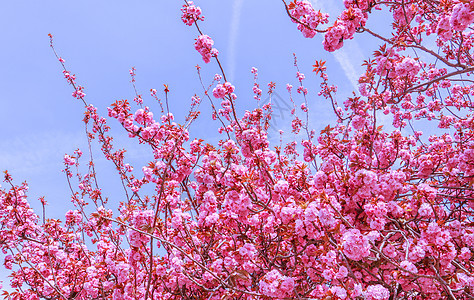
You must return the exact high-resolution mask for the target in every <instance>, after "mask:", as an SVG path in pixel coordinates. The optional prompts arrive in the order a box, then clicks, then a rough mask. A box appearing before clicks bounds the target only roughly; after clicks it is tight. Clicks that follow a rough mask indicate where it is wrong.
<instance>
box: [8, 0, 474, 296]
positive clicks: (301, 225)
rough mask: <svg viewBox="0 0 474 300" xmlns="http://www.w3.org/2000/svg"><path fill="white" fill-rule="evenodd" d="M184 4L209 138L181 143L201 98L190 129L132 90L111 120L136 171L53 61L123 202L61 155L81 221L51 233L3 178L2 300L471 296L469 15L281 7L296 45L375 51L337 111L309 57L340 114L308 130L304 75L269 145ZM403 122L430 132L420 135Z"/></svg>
mask: <svg viewBox="0 0 474 300" xmlns="http://www.w3.org/2000/svg"><path fill="white" fill-rule="evenodd" d="M184 2H185V3H184V5H183V7H182V20H183V22H184V23H185V24H186V25H189V26H194V27H195V28H196V30H197V32H198V36H197V38H196V40H195V44H194V47H195V49H196V50H197V51H198V52H199V53H200V54H201V55H202V59H203V61H204V62H205V63H215V64H217V65H218V66H219V68H220V71H221V74H217V75H216V76H215V77H214V80H213V82H212V84H211V85H210V86H209V87H207V88H206V87H205V85H203V88H204V95H205V97H206V98H207V99H206V101H207V100H208V101H209V102H210V105H211V107H212V110H213V114H212V117H213V119H215V120H216V123H215V124H217V126H218V127H220V128H219V132H220V134H221V140H220V141H219V142H218V143H217V144H214V145H212V144H209V143H206V142H205V141H204V140H203V139H192V140H191V139H190V137H189V136H190V134H189V130H190V128H191V127H190V125H192V123H193V121H194V120H195V119H196V118H198V115H199V110H198V107H199V105H200V103H201V99H200V98H199V97H197V96H195V97H193V99H192V103H191V106H190V110H189V113H188V116H187V118H186V122H185V123H184V124H177V123H176V122H174V117H173V114H172V113H171V112H170V111H169V110H168V108H167V100H168V93H169V90H168V87H167V86H165V88H164V91H163V93H164V97H165V101H161V100H160V99H159V96H158V94H159V92H158V91H156V90H152V91H151V95H152V96H153V97H154V98H156V99H157V100H159V101H160V103H161V104H162V111H161V114H160V116H159V117H156V114H153V113H152V111H151V110H150V109H149V107H147V106H145V103H144V100H143V98H142V96H141V95H138V94H137V96H136V98H135V99H134V101H128V100H121V101H116V102H115V103H113V104H112V105H111V106H110V107H109V108H108V117H109V118H112V119H116V120H117V121H118V122H119V123H120V124H121V125H122V126H123V128H124V130H125V131H126V132H127V133H128V135H129V137H130V138H132V139H137V140H138V141H139V142H140V143H141V144H144V145H146V146H148V147H149V149H150V151H151V152H152V154H153V157H154V159H153V160H152V161H150V162H149V163H148V164H146V165H145V166H140V167H139V168H138V171H134V168H133V167H132V166H131V165H129V164H128V163H126V160H125V156H124V153H125V150H121V149H119V150H117V149H115V148H114V146H113V139H112V137H111V136H110V132H109V129H110V128H109V127H108V125H107V121H106V118H104V117H102V116H100V115H99V114H98V113H97V109H96V107H94V106H93V105H91V104H89V103H88V102H87V101H86V95H85V94H84V88H83V87H82V86H80V85H79V84H78V83H77V82H76V77H75V75H73V74H72V72H70V71H69V70H68V69H67V68H66V65H65V61H64V60H63V59H62V58H60V57H59V56H58V59H59V61H60V64H61V65H62V67H63V68H64V76H65V78H66V80H67V82H68V83H69V84H70V85H71V86H72V87H73V89H74V92H73V97H74V98H77V99H78V100H79V101H82V102H83V104H84V106H85V115H84V123H85V126H86V130H87V137H88V140H89V143H92V142H94V141H97V142H98V143H99V144H100V146H101V150H102V152H103V155H104V156H105V157H106V158H107V159H108V160H110V161H111V163H112V164H113V165H114V166H115V167H116V169H117V173H118V176H120V178H121V180H122V183H123V189H124V194H125V195H126V197H124V199H123V200H122V201H121V202H120V204H119V207H110V205H109V204H108V203H107V199H106V198H105V196H104V195H102V192H101V189H100V187H99V186H98V184H97V181H96V170H95V168H94V163H93V161H92V160H90V159H87V158H85V156H83V153H82V152H81V151H80V150H76V151H75V152H74V153H71V154H69V155H65V156H64V166H65V169H64V171H65V173H66V175H67V178H68V183H69V186H70V187H71V201H72V202H73V203H74V205H75V207H76V209H75V210H71V211H68V212H67V213H66V216H65V220H64V221H61V220H57V219H46V220H45V219H44V218H43V219H42V218H40V217H39V216H38V215H36V214H35V213H34V212H33V211H32V209H31V208H30V205H29V203H28V201H27V189H28V187H27V185H26V183H25V184H22V185H16V184H15V183H14V182H13V179H12V176H11V175H10V174H9V173H8V172H5V177H4V181H5V185H6V186H5V187H4V189H2V190H0V247H1V248H2V250H3V252H4V253H5V254H6V255H7V256H6V258H5V261H4V266H5V267H6V269H8V270H11V286H12V288H13V289H14V291H13V292H7V291H4V292H3V296H4V297H5V298H6V299H40V298H42V299H99V298H100V299H272V298H276V299H368V300H372V299H373V300H375V299H473V298H474V275H473V272H474V268H473V267H474V265H473V256H472V251H473V250H474V216H473V212H474V187H473V184H474V116H473V114H472V112H473V108H474V104H473V101H472V99H471V96H474V81H473V80H472V79H470V75H471V74H472V73H473V71H474V59H473V57H472V53H473V43H474V31H473V29H474V28H473V25H472V24H473V22H474V3H472V2H470V1H468V0H443V1H434V0H406V1H394V0H387V1H380V0H344V6H345V10H344V11H343V12H342V13H341V14H340V15H339V16H337V17H335V18H332V17H331V16H329V15H328V14H326V13H325V12H320V11H315V10H314V8H313V7H312V5H311V4H310V2H308V1H306V0H295V1H292V2H289V1H285V0H283V1H282V9H284V10H285V11H286V13H287V14H288V17H289V20H290V21H292V22H294V23H295V24H296V26H297V29H298V30H299V31H301V32H302V34H303V35H304V37H307V38H312V37H314V36H316V35H324V41H323V48H324V49H325V50H327V51H336V50H337V49H339V48H341V47H343V46H344V41H346V40H348V39H353V38H354V37H356V36H357V34H358V33H365V34H367V35H369V36H372V37H373V38H374V39H375V40H377V41H378V42H379V43H380V48H379V49H377V50H376V51H375V52H374V53H373V55H372V56H371V57H370V58H369V59H367V60H366V61H364V62H363V66H364V68H365V69H366V71H365V73H364V74H361V76H360V78H359V87H360V88H359V91H357V92H354V96H353V97H352V98H351V97H349V98H347V99H346V100H345V101H344V102H343V103H340V104H339V103H337V101H336V97H335V93H336V91H337V88H336V86H335V85H332V84H331V82H330V79H329V78H328V75H327V73H326V65H325V62H324V61H318V60H317V61H316V62H315V64H314V66H313V67H314V73H315V75H316V76H318V78H319V80H320V81H321V85H320V89H319V96H320V97H324V98H325V99H326V100H327V101H329V102H330V103H331V104H332V107H333V109H334V114H335V116H336V119H337V121H336V122H334V124H332V125H330V126H327V127H326V128H325V129H324V130H322V131H321V132H320V133H317V132H315V131H314V130H312V129H311V128H309V126H308V100H309V99H308V89H307V88H306V87H305V86H304V82H305V75H304V74H303V73H301V72H300V71H298V73H297V78H298V80H299V86H298V87H297V89H296V95H294V94H292V91H293V88H292V86H290V85H288V86H287V89H288V94H289V98H290V99H293V96H294V97H296V96H298V97H301V98H303V99H304V103H303V104H302V105H301V107H299V106H298V107H296V106H295V108H294V109H293V111H292V115H293V121H292V123H291V126H292V130H293V133H294V134H295V137H299V141H300V142H299V143H296V142H290V143H288V144H287V145H281V146H276V147H275V146H272V145H270V143H269V140H268V128H269V122H270V119H271V117H272V104H271V102H270V103H268V104H266V105H263V106H262V107H261V108H256V109H254V110H252V111H246V112H245V113H244V114H243V116H238V114H237V112H236V106H237V105H238V103H239V100H240V99H237V95H236V94H235V93H234V91H235V89H234V86H233V85H232V83H230V82H228V81H227V78H226V75H225V72H224V70H223V68H222V67H221V63H220V61H219V52H218V51H217V49H216V48H213V45H214V42H213V40H212V38H211V37H209V36H208V35H206V34H205V33H204V32H203V26H201V24H203V23H202V22H203V21H204V17H203V12H202V11H201V9H200V8H199V7H197V6H195V4H193V3H192V2H190V1H184ZM382 13H383V14H385V15H386V16H389V15H390V16H391V17H392V18H393V19H392V20H391V22H392V30H391V32H389V33H386V32H385V33H384V32H377V30H376V29H374V28H368V27H366V24H367V19H368V18H369V17H370V16H371V15H373V14H382ZM50 39H51V46H52V48H53V50H54V47H53V40H52V36H51V35H50ZM54 53H55V54H56V52H54ZM361 63H362V62H361ZM198 72H200V67H198ZM130 73H131V76H132V83H134V82H135V70H134V69H132V70H131V71H130ZM252 73H253V74H254V77H255V84H254V88H253V92H254V94H255V98H256V99H260V98H261V96H262V90H261V89H260V86H259V84H258V83H257V78H258V71H257V69H255V68H254V69H252ZM274 87H275V85H274V84H273V83H270V84H269V93H270V95H271V94H272V92H273V90H274ZM292 95H293V96H292ZM292 101H293V100H292ZM132 107H135V108H132ZM299 116H300V117H299ZM301 116H302V117H301ZM305 118H306V120H305ZM382 119H383V120H385V121H386V120H389V121H390V122H391V125H389V126H382V125H381V120H382ZM415 120H417V124H418V125H421V126H425V127H428V126H429V128H436V130H435V133H436V134H432V135H430V136H426V135H424V134H423V133H422V132H421V131H420V128H415V127H414V121H415ZM301 137H302V138H301ZM83 160H85V166H84V167H83V165H84V164H81V162H82V161H83ZM149 190H153V191H154V192H153V193H151V194H150V193H148V194H147V192H148V191H149ZM43 205H44V202H43Z"/></svg>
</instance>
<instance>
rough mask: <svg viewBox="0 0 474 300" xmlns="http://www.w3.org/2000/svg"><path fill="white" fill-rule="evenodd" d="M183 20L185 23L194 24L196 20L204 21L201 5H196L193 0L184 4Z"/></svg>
mask: <svg viewBox="0 0 474 300" xmlns="http://www.w3.org/2000/svg"><path fill="white" fill-rule="evenodd" d="M181 12H182V13H183V14H182V15H181V20H182V21H183V23H184V24H186V25H188V26H192V25H193V24H194V23H195V22H196V21H198V20H200V21H204V16H202V15H201V14H202V11H201V8H200V7H199V6H195V5H194V3H193V2H192V1H189V2H188V3H187V4H186V5H183V7H182V8H181Z"/></svg>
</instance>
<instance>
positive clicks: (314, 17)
mask: <svg viewBox="0 0 474 300" xmlns="http://www.w3.org/2000/svg"><path fill="white" fill-rule="evenodd" d="M288 9H289V11H290V16H291V18H292V21H293V22H294V23H298V30H299V31H301V33H303V36H304V37H306V38H312V37H314V36H315V35H316V32H317V27H318V26H319V25H320V24H326V23H328V17H329V15H328V14H326V13H321V11H318V12H316V11H315V10H314V8H313V6H312V5H311V3H309V2H308V1H307V0H302V1H294V2H292V3H291V4H290V5H289V7H288Z"/></svg>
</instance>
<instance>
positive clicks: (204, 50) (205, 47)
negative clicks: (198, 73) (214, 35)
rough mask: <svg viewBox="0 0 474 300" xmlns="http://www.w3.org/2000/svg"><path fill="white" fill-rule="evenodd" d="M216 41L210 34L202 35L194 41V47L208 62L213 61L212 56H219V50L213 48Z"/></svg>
mask: <svg viewBox="0 0 474 300" xmlns="http://www.w3.org/2000/svg"><path fill="white" fill-rule="evenodd" d="M213 45H214V41H213V40H212V39H211V38H210V37H209V36H208V35H200V36H199V37H198V38H197V39H196V42H195V43H194V48H195V49H196V50H197V51H198V52H199V53H200V54H201V55H202V59H203V60H204V62H205V63H206V64H207V63H209V62H210V61H211V57H217V55H218V54H219V51H217V49H216V48H212V46H213Z"/></svg>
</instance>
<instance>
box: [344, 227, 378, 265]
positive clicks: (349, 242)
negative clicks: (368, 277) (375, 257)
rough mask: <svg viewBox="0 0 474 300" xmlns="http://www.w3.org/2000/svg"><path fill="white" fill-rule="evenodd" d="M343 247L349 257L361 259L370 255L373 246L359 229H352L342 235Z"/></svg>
mask: <svg viewBox="0 0 474 300" xmlns="http://www.w3.org/2000/svg"><path fill="white" fill-rule="evenodd" d="M342 248H343V252H344V254H345V255H346V256H347V257H348V258H350V259H352V260H361V259H363V258H365V257H367V256H369V255H370V248H371V246H370V244H369V240H368V239H367V237H365V236H364V235H363V234H361V233H360V231H359V230H358V229H351V230H349V231H347V232H346V233H344V234H343V235H342Z"/></svg>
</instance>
